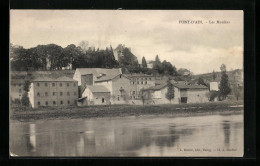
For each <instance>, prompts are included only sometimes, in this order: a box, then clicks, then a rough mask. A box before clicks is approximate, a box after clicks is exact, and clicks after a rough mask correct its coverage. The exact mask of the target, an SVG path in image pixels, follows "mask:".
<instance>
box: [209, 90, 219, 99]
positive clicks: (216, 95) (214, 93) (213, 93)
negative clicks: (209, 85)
mask: <svg viewBox="0 0 260 166" xmlns="http://www.w3.org/2000/svg"><path fill="white" fill-rule="evenodd" d="M219 94H220V93H219V91H210V92H209V101H214V100H215V99H216V98H218V99H219Z"/></svg>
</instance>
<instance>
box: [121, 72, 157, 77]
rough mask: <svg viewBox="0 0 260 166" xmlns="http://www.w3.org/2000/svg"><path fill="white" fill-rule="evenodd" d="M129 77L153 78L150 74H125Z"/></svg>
mask: <svg viewBox="0 0 260 166" xmlns="http://www.w3.org/2000/svg"><path fill="white" fill-rule="evenodd" d="M125 75H126V76H127V77H129V78H132V77H153V76H152V75H148V74H139V73H134V74H125Z"/></svg>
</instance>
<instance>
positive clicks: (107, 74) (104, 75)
mask: <svg viewBox="0 0 260 166" xmlns="http://www.w3.org/2000/svg"><path fill="white" fill-rule="evenodd" d="M77 70H78V71H79V72H80V74H81V75H86V74H93V75H94V76H95V77H97V78H98V80H97V81H106V80H110V79H112V78H114V77H116V76H117V75H119V74H122V72H121V68H114V69H106V68H77Z"/></svg>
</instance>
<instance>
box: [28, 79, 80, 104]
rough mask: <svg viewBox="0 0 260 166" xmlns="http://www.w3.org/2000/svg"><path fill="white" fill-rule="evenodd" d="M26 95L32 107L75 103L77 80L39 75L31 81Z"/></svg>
mask: <svg viewBox="0 0 260 166" xmlns="http://www.w3.org/2000/svg"><path fill="white" fill-rule="evenodd" d="M28 97H29V100H30V103H31V106H32V107H33V108H37V107H41V106H70V105H75V104H76V100H77V98H78V82H77V81H76V80H73V79H71V78H69V77H65V76H63V77H59V78H57V79H53V78H49V77H40V78H36V79H34V80H32V81H31V84H30V90H29V93H28Z"/></svg>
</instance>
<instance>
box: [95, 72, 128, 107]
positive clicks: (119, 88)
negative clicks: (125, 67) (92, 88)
mask: <svg viewBox="0 0 260 166" xmlns="http://www.w3.org/2000/svg"><path fill="white" fill-rule="evenodd" d="M95 85H102V86H104V87H106V88H107V89H108V90H109V91H110V102H111V104H126V103H128V102H129V99H130V79H129V78H128V77H127V76H125V75H123V74H119V75H117V76H115V77H103V78H100V79H98V80H96V81H95Z"/></svg>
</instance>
